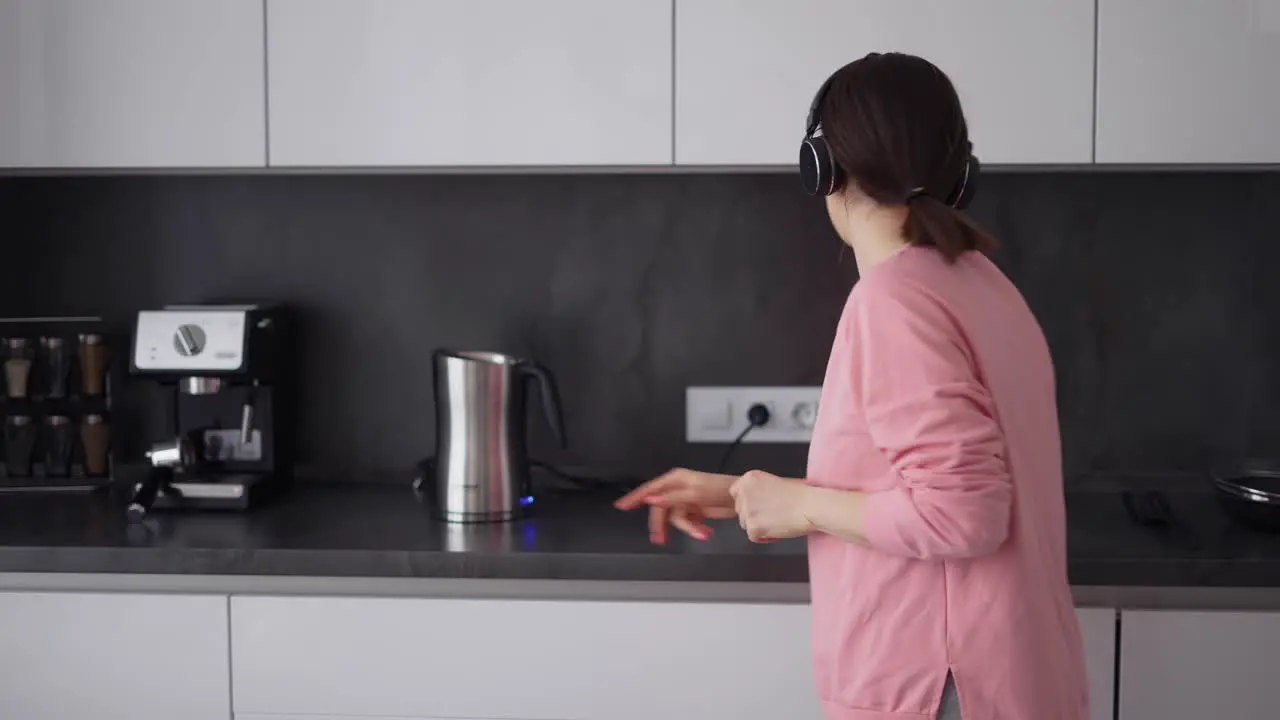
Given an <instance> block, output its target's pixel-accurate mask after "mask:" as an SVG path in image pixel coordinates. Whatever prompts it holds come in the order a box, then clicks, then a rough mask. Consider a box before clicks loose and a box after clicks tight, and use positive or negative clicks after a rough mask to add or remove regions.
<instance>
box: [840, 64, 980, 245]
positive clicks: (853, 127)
mask: <svg viewBox="0 0 1280 720" xmlns="http://www.w3.org/2000/svg"><path fill="white" fill-rule="evenodd" d="M819 119H820V120H821V123H822V135H823V136H824V137H825V138H826V140H827V143H828V144H829V145H830V147H831V154H832V157H833V158H834V160H835V162H836V163H837V164H838V165H839V166H840V168H841V169H842V170H843V171H844V178H845V182H846V183H847V182H849V181H850V180H851V181H853V182H854V183H855V184H856V185H857V187H858V189H859V190H861V191H862V192H863V193H864V194H865V195H867V196H868V197H870V198H871V199H872V200H874V201H875V202H877V203H879V204H881V205H906V206H907V219H906V222H905V223H904V224H903V228H902V232H903V235H904V236H905V237H906V239H907V241H908V242H910V243H912V244H914V245H927V246H932V247H936V248H937V249H938V250H939V251H941V252H942V254H943V255H945V256H946V257H947V259H948V260H955V259H956V258H957V257H959V256H960V255H961V254H963V253H964V252H965V251H967V250H988V249H990V248H992V247H994V246H995V241H994V240H993V239H992V237H991V236H990V235H988V234H987V233H986V231H984V230H983V229H982V228H981V227H980V226H979V225H978V224H977V223H976V222H974V221H973V220H972V219H971V218H970V217H969V216H968V215H967V214H965V213H964V212H962V211H960V210H957V209H955V208H954V207H952V206H951V204H950V203H951V202H953V201H954V199H955V196H956V195H957V194H958V192H959V189H960V187H961V185H962V184H963V183H964V181H965V173H966V166H967V164H968V161H969V155H970V152H971V148H972V145H971V144H970V142H969V127H968V125H967V124H966V123H965V120H964V112H963V111H962V110H961V108H960V97H959V95H957V94H956V89H955V86H953V85H952V84H951V80H950V79H948V78H947V76H946V75H945V74H943V72H942V71H941V70H939V69H938V68H937V67H936V66H934V64H933V63H931V62H929V61H928V60H925V59H924V58H920V57H916V56H914V55H905V54H902V53H884V54H881V53H872V54H870V55H867V56H866V57H864V58H862V59H860V60H855V61H853V62H851V63H849V64H848V65H846V66H844V67H843V68H841V69H840V70H839V71H838V72H836V74H835V76H833V77H832V79H831V87H830V88H829V89H828V90H827V93H826V96H825V97H824V98H823V100H822V107H821V108H820V112H819Z"/></svg>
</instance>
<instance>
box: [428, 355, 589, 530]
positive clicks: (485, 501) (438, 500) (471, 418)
mask: <svg viewBox="0 0 1280 720" xmlns="http://www.w3.org/2000/svg"><path fill="white" fill-rule="evenodd" d="M434 374H435V392H436V456H435V481H436V482H435V484H436V488H435V503H434V505H435V510H436V513H437V514H438V515H439V516H440V517H441V518H442V519H444V520H448V521H451V522H494V521H501V520H512V519H515V518H519V517H521V516H523V515H524V514H525V513H526V511H527V509H528V507H529V505H530V504H532V502H533V496H532V493H531V491H530V486H529V456H528V450H527V448H526V440H525V439H526V430H527V428H526V422H525V419H526V417H527V415H526V396H527V394H528V393H527V388H528V384H529V382H530V381H534V382H537V383H538V386H539V391H540V394H541V396H542V398H541V399H542V406H543V409H544V411H545V413H546V418H547V422H548V423H549V424H550V426H551V431H552V432H553V433H554V434H555V437H556V440H557V441H558V442H559V443H560V445H561V446H564V445H565V434H564V420H563V416H562V414H561V411H560V394H559V391H558V390H557V388H556V383H555V378H554V377H553V376H552V375H551V372H550V371H548V370H547V369H546V368H544V367H542V366H541V365H538V364H536V363H533V362H530V361H528V360H521V359H519V358H515V357H511V356H509V355H502V354H500V353H490V352H454V351H448V350H439V351H436V353H435V357H434Z"/></svg>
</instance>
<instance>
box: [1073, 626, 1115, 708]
mask: <svg viewBox="0 0 1280 720" xmlns="http://www.w3.org/2000/svg"><path fill="white" fill-rule="evenodd" d="M1076 618H1077V619H1078V620H1079V621H1080V634H1081V635H1082V636H1083V637H1084V663H1085V670H1086V672H1088V675H1089V706H1090V707H1089V714H1090V717H1091V719H1092V720H1113V719H1112V715H1111V711H1112V705H1113V703H1114V702H1115V691H1116V611H1115V610H1114V609H1113V608H1077V609H1076Z"/></svg>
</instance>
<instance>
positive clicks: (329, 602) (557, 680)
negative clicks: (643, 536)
mask: <svg viewBox="0 0 1280 720" xmlns="http://www.w3.org/2000/svg"><path fill="white" fill-rule="evenodd" d="M231 617H232V668H233V671H232V672H233V679H234V682H233V688H234V697H233V704H234V708H235V710H236V713H237V716H238V717H252V715H253V714H254V713H258V714H268V715H271V714H274V715H288V714H290V713H292V714H294V715H307V716H313V715H321V716H323V715H326V714H327V715H341V716H375V717H393V718H394V717H404V718H417V717H426V718H458V717H465V718H491V719H493V720H524V719H527V718H539V719H547V718H565V719H566V720H568V719H570V718H573V719H582V720H588V719H590V720H633V719H634V720H642V719H643V720H649V719H650V718H653V717H676V716H681V717H735V718H746V719H750V718H762V719H763V718H778V717H788V718H795V719H797V720H803V719H804V718H814V719H815V720H816V719H817V718H819V717H820V712H819V710H818V704H817V700H816V697H815V696H814V691H813V689H812V688H813V681H812V672H811V665H810V658H809V647H808V646H809V608H808V607H807V606H804V605H746V604H741V605H740V604H732V605H729V604H696V603H688V604H686V603H623V602H616V603H615V602H576V601H512V600H421V599H369V598H282V597H235V598H232V608H231ZM760 648H768V652H760ZM751 678H767V679H768V681H767V682H755V681H752V680H751Z"/></svg>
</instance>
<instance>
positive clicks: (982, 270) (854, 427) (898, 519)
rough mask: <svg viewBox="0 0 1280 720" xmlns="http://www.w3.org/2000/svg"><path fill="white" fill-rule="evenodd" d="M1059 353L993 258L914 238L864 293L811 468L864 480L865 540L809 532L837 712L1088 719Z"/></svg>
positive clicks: (819, 664) (843, 347) (866, 281)
mask: <svg viewBox="0 0 1280 720" xmlns="http://www.w3.org/2000/svg"><path fill="white" fill-rule="evenodd" d="M1061 463H1062V457H1061V448H1060V446H1059V437H1058V418H1057V407H1056V401H1055V396H1054V379H1053V366H1052V361H1051V360H1050V357H1049V349H1048V346H1047V344H1046V342H1045V339H1044V336H1043V334H1042V333H1041V331H1040V326H1039V325H1038V324H1037V322H1036V320H1035V318H1034V317H1033V316H1032V314H1031V311H1030V310H1029V309H1028V307H1027V305H1026V303H1025V301H1024V300H1023V299H1022V296H1021V295H1020V294H1019V292H1018V290H1017V289H1016V288H1015V287H1014V286H1013V284H1012V283H1011V282H1009V280H1008V279H1007V278H1006V277H1005V276H1004V275H1003V274H1002V273H1001V272H1000V270H999V269H997V268H996V266H995V265H994V264H992V263H991V262H990V261H989V260H988V259H987V258H985V257H984V256H982V255H981V254H979V253H976V252H975V253H967V254H965V255H963V256H962V257H961V258H960V259H959V260H957V261H956V263H955V264H953V265H949V264H947V262H946V261H945V259H944V258H943V256H942V255H941V254H940V253H938V252H937V251H935V250H932V249H928V248H916V247H913V248H908V249H906V250H904V251H902V252H901V253H899V254H897V255H895V256H893V257H892V258H890V259H889V260H886V261H885V262H883V263H881V264H880V265H878V266H876V267H874V268H872V269H871V271H870V272H869V273H867V274H866V275H865V276H864V277H863V278H862V279H861V280H860V281H859V282H858V284H857V286H856V287H855V288H854V290H853V292H852V293H851V294H850V296H849V301H848V304H847V305H846V306H845V310H844V315H843V316H842V317H841V320H840V325H839V328H838V330H837V334H836V340H835V345H834V347H833V348H832V350H831V359H830V361H829V364H828V367H827V376H826V380H825V382H824V383H823V386H822V402H821V404H820V406H819V412H818V419H817V425H816V426H815V428H814V433H813V442H812V445H811V446H810V455H809V473H808V477H809V482H811V483H813V484H814V485H820V486H824V487H832V488H843V489H848V490H860V491H863V492H867V493H870V496H869V498H868V501H867V504H866V514H865V533H866V536H867V541H868V545H867V546H866V547H863V546H858V545H853V544H850V543H847V542H844V541H842V540H838V539H836V538H834V537H831V536H828V535H814V536H812V538H811V540H810V545H809V565H810V577H811V585H812V591H813V614H814V626H813V648H814V660H815V665H816V670H817V678H818V690H819V693H820V695H821V698H822V701H823V707H824V708H825V710H826V717H827V720H907V719H908V718H911V719H913V720H925V719H928V720H933V718H934V717H935V716H936V714H937V712H938V705H939V699H940V697H941V694H942V688H943V684H944V682H945V680H946V676H947V672H948V671H950V672H951V673H952V674H953V675H954V677H955V682H956V690H957V692H958V694H959V696H960V706H961V710H962V713H963V715H964V718H965V720H1087V718H1088V698H1087V692H1088V691H1087V684H1086V680H1085V670H1084V652H1083V649H1082V645H1081V640H1080V630H1079V627H1078V626H1077V624H1076V616H1075V611H1074V608H1073V606H1072V601H1071V593H1070V590H1069V588H1068V585H1067V567H1066V527H1065V526H1066V521H1065V512H1064V507H1063V490H1062V466H1061Z"/></svg>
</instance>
